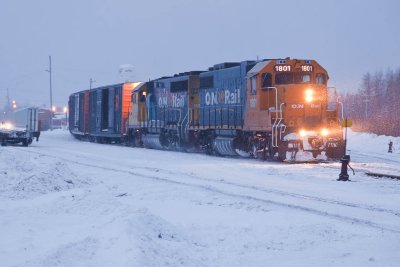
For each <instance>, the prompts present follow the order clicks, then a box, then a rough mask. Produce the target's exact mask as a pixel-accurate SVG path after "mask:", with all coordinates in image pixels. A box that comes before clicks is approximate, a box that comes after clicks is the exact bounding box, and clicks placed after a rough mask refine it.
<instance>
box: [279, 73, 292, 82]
mask: <svg viewBox="0 0 400 267" xmlns="http://www.w3.org/2000/svg"><path fill="white" fill-rule="evenodd" d="M291 83H293V73H290V72H285V73H277V74H275V84H291Z"/></svg>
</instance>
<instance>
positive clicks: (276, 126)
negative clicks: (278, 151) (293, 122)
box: [271, 103, 286, 147]
mask: <svg viewBox="0 0 400 267" xmlns="http://www.w3.org/2000/svg"><path fill="white" fill-rule="evenodd" d="M284 104H285V103H281V105H280V107H279V110H276V111H275V118H274V123H273V124H272V136H271V139H272V147H278V138H279V140H281V139H282V133H284V132H285V131H286V125H285V124H283V123H282V121H283V113H282V106H283V105H284Z"/></svg>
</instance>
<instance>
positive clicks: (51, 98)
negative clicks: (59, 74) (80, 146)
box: [46, 56, 53, 131]
mask: <svg viewBox="0 0 400 267" xmlns="http://www.w3.org/2000/svg"><path fill="white" fill-rule="evenodd" d="M46 71H47V72H48V73H49V74H50V130H51V131H52V130H53V89H52V85H51V56H49V69H48V70H46Z"/></svg>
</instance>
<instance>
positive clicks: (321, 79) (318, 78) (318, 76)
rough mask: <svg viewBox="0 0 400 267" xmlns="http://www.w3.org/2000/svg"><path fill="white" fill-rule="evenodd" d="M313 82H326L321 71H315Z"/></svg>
mask: <svg viewBox="0 0 400 267" xmlns="http://www.w3.org/2000/svg"><path fill="white" fill-rule="evenodd" d="M315 83H316V84H326V77H325V74H323V73H317V74H316V75H315Z"/></svg>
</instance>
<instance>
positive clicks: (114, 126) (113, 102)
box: [68, 83, 137, 143]
mask: <svg viewBox="0 0 400 267" xmlns="http://www.w3.org/2000/svg"><path fill="white" fill-rule="evenodd" d="M136 85H137V84H136V83H122V84H115V85H109V86H103V87H98V88H94V89H91V90H84V91H80V92H77V93H74V94H72V95H70V97H69V103H68V106H69V130H70V132H71V134H72V135H74V136H75V137H76V138H78V139H87V140H89V141H92V142H98V143H115V142H118V143H120V142H126V140H127V125H128V114H129V110H130V108H131V105H132V102H131V94H132V89H133V88H134V87H135V86H136Z"/></svg>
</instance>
